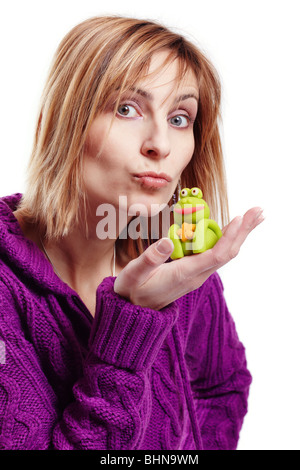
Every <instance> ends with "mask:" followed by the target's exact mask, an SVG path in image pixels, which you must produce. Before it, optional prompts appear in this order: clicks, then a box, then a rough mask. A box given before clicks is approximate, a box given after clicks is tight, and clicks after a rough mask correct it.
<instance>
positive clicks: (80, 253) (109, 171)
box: [0, 17, 262, 449]
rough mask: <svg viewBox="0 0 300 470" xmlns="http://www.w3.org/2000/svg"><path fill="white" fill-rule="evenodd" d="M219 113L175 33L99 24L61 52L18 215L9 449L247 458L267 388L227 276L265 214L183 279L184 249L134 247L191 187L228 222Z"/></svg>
mask: <svg viewBox="0 0 300 470" xmlns="http://www.w3.org/2000/svg"><path fill="white" fill-rule="evenodd" d="M219 108H220V85H219V80H218V76H217V74H216V71H215V70H214V68H213V66H212V65H211V64H210V62H209V61H208V60H207V59H206V58H205V56H204V55H203V54H202V53H201V52H200V51H199V50H198V49H197V48H196V47H195V46H194V45H193V44H191V43H190V42H189V41H187V40H185V39H184V38H182V37H181V36H179V35H178V34H175V33H173V32H171V31H170V30H168V29H166V28H165V27H163V26H161V25H159V24H156V23H154V22H148V21H141V20H136V19H129V18H121V17H100V18H92V19H89V20H87V21H84V22H83V23H81V24H79V25H78V26H76V27H75V28H73V29H72V31H70V33H69V34H67V36H66V37H65V38H64V39H63V41H62V42H61V44H60V46H59V48H58V50H57V53H56V55H55V58H54V62H53V65H52V68H51V70H50V74H49V78H48V81H47V84H46V87H45V91H44V94H43V98H42V103H41V111H40V115H39V119H38V125H37V131H36V136H35V142H34V148H33V152H32V157H31V160H30V162H29V167H28V180H27V188H26V191H25V193H24V194H23V195H21V194H15V195H12V196H8V197H3V198H2V199H1V202H0V237H1V247H0V253H1V280H0V281H1V282H0V300H1V312H0V340H1V341H2V343H1V344H2V345H4V347H5V360H2V364H1V365H0V383H1V388H0V390H1V394H0V410H1V421H0V445H1V448H3V449H235V448H236V446H237V442H238V436H239V431H240V428H241V425H242V421H243V417H244V415H245V413H246V410H247V396H248V391H249V386H250V382H251V376H250V373H249V372H248V370H247V367H246V359H245V354H244V348H243V346H242V344H241V343H240V342H239V340H238V337H237V334H236V331H235V326H234V322H233V320H232V318H231V316H230V314H229V312H228V309H227V306H226V303H225V300H224V297H223V287H222V283H221V280H220V278H219V276H218V274H217V273H216V270H217V269H218V268H219V267H220V266H222V265H224V264H225V263H227V262H228V261H229V260H230V259H232V258H233V257H234V256H236V254H237V253H238V251H239V248H240V246H241V245H242V243H243V242H244V240H245V239H246V237H247V235H248V234H249V233H250V232H251V230H253V228H254V227H256V226H257V225H258V224H259V223H260V222H261V221H262V215H261V211H260V210H259V208H252V209H250V210H249V211H248V212H247V213H246V214H245V216H244V217H243V218H242V217H237V218H235V219H234V220H233V221H232V222H231V223H229V224H227V225H226V227H225V228H224V229H223V237H222V238H221V239H220V240H219V242H218V243H217V244H216V245H215V247H214V248H213V249H211V250H208V251H207V252H205V253H203V254H200V255H194V256H188V257H185V258H182V259H180V260H176V261H173V262H168V263H166V261H167V260H169V257H170V254H171V253H172V250H173V245H172V242H171V241H170V240H169V239H167V238H165V237H163V238H161V239H159V240H155V241H154V240H150V243H149V246H148V247H147V248H146V246H145V243H146V242H145V240H143V239H141V238H140V239H137V240H135V239H133V237H129V236H124V233H125V235H126V234H127V235H128V234H129V233H130V231H129V230H128V227H129V226H130V223H132V222H134V221H135V222H136V221H138V220H139V219H136V218H135V217H134V216H133V215H132V213H130V211H129V209H128V208H130V207H132V206H134V205H136V204H138V206H139V207H142V208H143V210H142V211H141V212H142V215H143V217H144V218H145V217H147V216H149V215H151V214H152V215H153V213H152V208H153V207H158V206H160V207H162V206H163V204H168V205H169V206H170V205H171V204H172V196H173V193H174V192H177V191H178V185H179V184H181V185H182V186H183V187H194V186H199V187H200V188H201V189H202V191H203V194H204V197H205V199H206V200H207V201H208V203H209V205H210V208H211V210H212V214H215V216H216V215H217V211H218V209H219V210H220V213H221V215H222V220H223V222H224V221H228V211H227V198H226V184H225V176H224V169H223V160H222V152H221V145H220V137H219V128H218V118H219ZM110 208H113V209H114V211H115V212H112V213H113V217H111V218H110V219H109V222H110V223H112V224H113V227H114V233H115V236H109V237H105V234H104V233H103V230H99V222H101V220H102V221H103V219H101V218H99V215H100V216H104V215H105V211H104V209H105V210H107V211H109V209H110ZM152 220H153V219H152ZM149 227H150V226H149ZM100 232H101V233H100ZM116 238H117V241H116ZM145 248H146V249H145ZM2 356H3V354H2Z"/></svg>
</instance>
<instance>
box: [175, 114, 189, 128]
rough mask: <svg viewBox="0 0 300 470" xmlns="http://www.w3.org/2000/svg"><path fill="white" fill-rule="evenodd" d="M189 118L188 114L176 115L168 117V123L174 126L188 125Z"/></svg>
mask: <svg viewBox="0 0 300 470" xmlns="http://www.w3.org/2000/svg"><path fill="white" fill-rule="evenodd" d="M190 122H191V120H190V118H189V117H188V116H184V115H178V116H174V117H172V118H171V119H170V123H171V124H172V126H175V127H188V125H189V124H190Z"/></svg>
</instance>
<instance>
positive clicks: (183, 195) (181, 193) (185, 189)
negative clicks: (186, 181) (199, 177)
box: [180, 188, 189, 197]
mask: <svg viewBox="0 0 300 470" xmlns="http://www.w3.org/2000/svg"><path fill="white" fill-rule="evenodd" d="M188 193H189V190H188V188H184V189H182V190H181V191H180V196H182V197H186V196H187V195H188Z"/></svg>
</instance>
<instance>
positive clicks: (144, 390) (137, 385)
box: [0, 278, 178, 450]
mask: <svg viewBox="0 0 300 470" xmlns="http://www.w3.org/2000/svg"><path fill="white" fill-rule="evenodd" d="M0 306H1V311H0V320H1V321H0V341H2V342H3V343H5V361H3V360H2V362H3V363H2V364H0V416H1V418H0V448H2V449H64V450H71V449H99V450H101V449H120V450H121V449H128V450H129V449H136V448H138V447H139V444H140V443H141V441H142V439H143V432H144V430H145V429H146V427H147V421H148V420H149V417H150V411H151V389H150V386H149V370H150V368H151V365H152V363H153V361H154V360H155V357H156V355H157V353H158V351H159V349H160V347H161V345H162V343H163V341H164V339H165V338H166V336H167V335H168V333H169V332H170V330H171V328H172V326H173V324H174V322H175V321H176V319H177V316H178V311H177V307H176V305H175V304H171V305H170V306H168V307H166V308H165V309H162V310H161V311H154V310H151V309H147V308H141V307H137V306H135V305H132V304H131V303H130V302H128V301H126V300H125V299H123V298H121V297H120V296H118V295H117V294H115V292H114V290H113V280H112V279H110V278H108V279H106V280H104V281H103V282H102V284H101V285H100V286H99V288H98V290H97V307H96V315H95V319H94V322H93V326H92V331H91V335H90V342H89V349H88V353H87V356H86V358H85V360H84V363H83V369H82V374H81V376H80V377H79V378H78V380H77V381H76V383H75V384H74V386H73V399H72V401H71V402H70V403H69V404H68V405H67V406H65V408H64V409H62V410H61V409H60V404H59V403H57V398H56V396H55V394H54V392H53V390H52V388H51V386H50V383H49V381H48V379H47V377H46V376H45V374H44V372H43V368H42V364H41V360H40V357H39V356H38V355H37V353H36V351H35V348H34V345H32V344H31V343H30V341H28V339H27V338H26V328H24V325H23V327H22V325H21V323H20V319H19V315H17V312H16V305H14V302H13V300H12V299H9V295H7V294H4V293H3V291H1V290H0ZM16 318H18V320H16ZM0 344H1V343H0ZM1 357H3V354H2V356H1Z"/></svg>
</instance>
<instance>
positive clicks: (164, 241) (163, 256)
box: [135, 237, 174, 284]
mask: <svg viewBox="0 0 300 470" xmlns="http://www.w3.org/2000/svg"><path fill="white" fill-rule="evenodd" d="M173 250H174V245H173V242H172V240H170V238H167V237H166V238H161V239H160V240H158V241H157V242H156V243H153V245H150V246H149V247H148V248H147V249H146V250H145V251H144V253H142V255H141V256H139V257H138V258H137V259H136V260H135V261H136V264H135V275H136V276H137V277H138V280H139V284H143V283H144V282H145V281H146V280H147V279H148V278H149V275H150V274H151V273H152V272H153V271H154V270H155V269H156V268H158V267H159V266H160V265H161V264H163V263H164V262H165V261H166V260H167V259H168V258H169V257H170V255H171V254H172V252H173Z"/></svg>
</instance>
